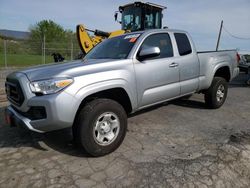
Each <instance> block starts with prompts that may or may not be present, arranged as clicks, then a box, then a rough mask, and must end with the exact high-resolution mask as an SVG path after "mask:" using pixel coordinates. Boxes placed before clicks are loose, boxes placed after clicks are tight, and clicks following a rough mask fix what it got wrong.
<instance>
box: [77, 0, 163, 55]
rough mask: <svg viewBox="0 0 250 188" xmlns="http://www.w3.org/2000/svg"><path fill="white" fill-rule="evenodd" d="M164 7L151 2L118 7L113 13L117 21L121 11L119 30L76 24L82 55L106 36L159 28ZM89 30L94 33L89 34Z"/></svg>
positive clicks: (110, 36)
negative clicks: (108, 30) (90, 27)
mask: <svg viewBox="0 0 250 188" xmlns="http://www.w3.org/2000/svg"><path fill="white" fill-rule="evenodd" d="M164 9H166V7H164V6H161V5H157V4H153V3H143V2H134V3H130V4H126V5H123V6H120V7H119V11H117V12H116V13H115V20H116V21H117V17H118V13H119V12H120V13H121V21H119V23H120V24H121V26H122V28H121V30H117V31H112V32H104V31H101V30H97V29H96V30H91V29H88V28H86V27H85V26H84V25H82V24H80V25H77V26H76V36H77V39H78V42H79V46H80V48H81V50H82V53H83V55H82V56H84V55H85V54H87V53H88V52H89V51H90V50H91V49H92V48H94V47H95V46H96V45H97V44H99V43H100V42H102V41H103V40H104V39H106V38H112V37H115V36H119V35H122V34H124V33H126V32H133V31H142V30H146V29H160V28H162V17H163V14H162V11H163V10H164ZM89 32H91V33H93V34H94V35H90V34H89Z"/></svg>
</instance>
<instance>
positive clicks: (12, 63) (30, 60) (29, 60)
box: [0, 54, 54, 68]
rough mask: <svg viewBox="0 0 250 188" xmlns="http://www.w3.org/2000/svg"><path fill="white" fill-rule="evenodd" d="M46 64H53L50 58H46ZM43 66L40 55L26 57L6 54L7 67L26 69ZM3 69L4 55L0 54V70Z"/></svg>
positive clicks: (25, 55)
mask: <svg viewBox="0 0 250 188" xmlns="http://www.w3.org/2000/svg"><path fill="white" fill-rule="evenodd" d="M45 62H46V64H47V63H52V62H54V59H53V57H52V56H46V60H45ZM41 64H43V59H42V56H41V55H27V54H7V66H8V67H27V66H32V65H41ZM1 67H5V62H4V54H0V68H1Z"/></svg>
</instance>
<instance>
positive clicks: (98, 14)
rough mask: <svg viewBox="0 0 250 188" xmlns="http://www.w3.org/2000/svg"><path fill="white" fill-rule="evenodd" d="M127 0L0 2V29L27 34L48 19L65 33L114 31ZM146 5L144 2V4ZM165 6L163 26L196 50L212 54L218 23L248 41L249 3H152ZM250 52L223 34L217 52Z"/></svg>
mask: <svg viewBox="0 0 250 188" xmlns="http://www.w3.org/2000/svg"><path fill="white" fill-rule="evenodd" d="M129 2H133V1H129V0H120V1H118V0H105V1H104V0H92V1H86V0H71V1H69V0H0V29H12V30H21V31H28V29H29V26H30V25H32V24H35V23H37V22H38V21H40V20H43V19H51V20H53V21H55V22H56V23H58V24H60V25H62V26H63V27H64V28H65V29H71V30H75V26H76V25H77V24H80V23H81V24H84V25H86V26H87V27H89V28H91V29H101V30H106V31H112V30H117V29H119V28H120V25H119V24H118V23H116V22H114V16H113V15H114V12H115V11H116V10H117V9H118V7H119V5H123V4H126V3H129ZM146 2H147V1H146ZM150 2H152V3H157V4H161V5H164V6H167V10H165V11H164V19H163V25H165V26H168V27H169V28H174V29H182V30H186V31H188V32H189V33H190V34H191V36H192V37H193V40H194V42H195V44H196V47H197V49H198V50H214V49H215V46H216V40H217V36H218V31H219V26H220V21H221V20H222V19H223V20H224V26H225V27H226V29H227V30H228V31H230V32H231V33H232V34H234V35H236V36H239V37H242V38H248V39H250V0H178V1H177V0H151V1H150ZM233 48H238V49H240V50H247V51H250V40H239V39H235V38H232V37H231V36H229V35H228V34H227V33H226V32H225V31H223V33H222V40H221V46H220V49H233Z"/></svg>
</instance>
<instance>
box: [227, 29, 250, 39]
mask: <svg viewBox="0 0 250 188" xmlns="http://www.w3.org/2000/svg"><path fill="white" fill-rule="evenodd" d="M223 29H224V31H226V33H227V34H229V35H230V36H231V37H233V38H236V39H240V40H250V38H244V37H238V36H236V35H234V34H232V33H231V32H229V31H228V30H227V29H226V28H225V26H224V25H223Z"/></svg>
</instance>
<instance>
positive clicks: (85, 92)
mask: <svg viewBox="0 0 250 188" xmlns="http://www.w3.org/2000/svg"><path fill="white" fill-rule="evenodd" d="M114 88H122V89H124V90H125V91H126V93H127V94H128V97H129V99H130V102H131V105H132V109H135V108H136V107H137V98H136V95H135V94H134V93H133V92H132V90H131V89H130V88H129V83H128V82H127V81H126V80H123V79H113V80H108V81H102V82H97V83H93V84H90V85H86V86H84V87H82V88H80V89H79V90H78V92H77V93H76V94H75V98H76V99H77V101H78V104H77V105H78V107H79V106H80V104H81V102H82V101H83V100H84V99H85V98H86V97H88V96H90V95H92V94H95V93H98V92H101V91H104V90H108V89H114Z"/></svg>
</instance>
